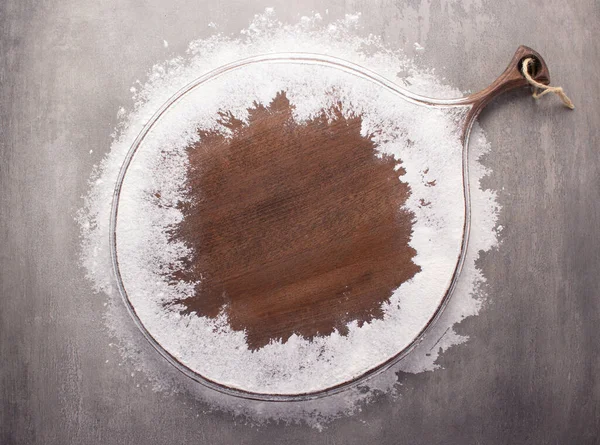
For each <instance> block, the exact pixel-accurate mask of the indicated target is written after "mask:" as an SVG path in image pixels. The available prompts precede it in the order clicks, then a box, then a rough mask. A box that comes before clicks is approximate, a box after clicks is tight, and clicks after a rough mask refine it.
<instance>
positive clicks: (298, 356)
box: [79, 10, 498, 426]
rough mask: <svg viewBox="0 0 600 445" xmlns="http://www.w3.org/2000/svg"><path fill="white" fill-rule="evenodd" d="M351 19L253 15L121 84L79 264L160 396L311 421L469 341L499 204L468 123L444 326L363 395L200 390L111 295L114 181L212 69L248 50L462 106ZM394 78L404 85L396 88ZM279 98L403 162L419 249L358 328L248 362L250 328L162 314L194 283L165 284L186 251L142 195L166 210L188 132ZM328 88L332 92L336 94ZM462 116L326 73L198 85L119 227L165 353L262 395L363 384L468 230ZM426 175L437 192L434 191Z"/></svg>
mask: <svg viewBox="0 0 600 445" xmlns="http://www.w3.org/2000/svg"><path fill="white" fill-rule="evenodd" d="M358 25H359V17H358V16H347V17H346V19H344V20H341V21H336V22H333V23H324V21H323V20H322V18H321V17H320V16H319V15H318V14H316V15H314V16H311V17H302V18H301V20H300V21H299V23H297V24H294V25H289V24H282V23H280V22H278V21H277V20H276V16H275V13H274V12H273V11H272V10H268V11H266V12H265V13H264V14H261V15H257V16H256V17H255V18H254V20H253V21H252V22H251V24H250V26H249V27H248V28H247V29H245V30H243V31H242V32H241V35H240V36H239V37H238V38H233V37H229V36H225V35H222V34H216V35H214V36H212V37H210V38H208V39H205V40H199V41H195V42H192V43H191V44H190V47H189V50H188V53H187V55H186V57H183V58H176V59H173V60H169V61H167V62H165V63H163V64H159V65H156V66H154V67H153V69H152V71H151V72H150V74H149V77H148V80H147V81H146V83H145V84H141V85H140V86H139V88H135V87H132V89H131V91H132V93H134V94H135V96H134V99H135V100H136V104H135V108H134V110H133V111H132V112H130V113H129V114H128V115H127V116H125V113H124V110H123V109H120V110H119V113H118V114H119V117H120V118H121V119H122V121H121V124H120V125H119V127H118V129H117V133H116V134H117V136H116V138H115V140H114V142H113V144H112V147H111V150H110V152H109V153H108V154H107V155H106V157H105V158H104V159H103V161H102V162H101V164H100V166H99V167H98V168H97V170H96V171H95V173H94V175H93V177H92V179H91V181H90V191H89V193H88V195H87V197H86V198H85V205H84V208H83V209H82V211H81V212H80V216H79V221H80V224H81V230H82V234H83V236H82V263H83V266H84V267H85V269H86V271H87V276H88V278H89V279H90V280H91V281H92V283H93V284H94V286H95V288H96V290H98V291H103V292H105V293H107V294H108V295H109V296H110V300H109V301H110V304H109V305H108V307H107V313H106V321H107V324H108V326H109V327H110V328H111V330H112V332H113V334H114V335H115V337H117V338H118V339H119V341H120V344H121V348H122V351H123V353H124V354H125V355H126V356H127V358H128V359H129V360H131V361H133V362H134V363H135V366H136V368H137V369H139V370H142V371H145V372H146V374H148V375H149V376H150V378H151V379H152V380H153V381H154V384H155V387H156V388H157V389H163V390H164V389H170V390H176V389H182V388H186V390H187V391H192V392H194V393H196V394H197V395H198V397H199V398H200V399H202V400H205V401H206V402H208V403H209V405H211V406H217V407H220V408H225V409H231V410H232V411H234V412H236V413H238V414H244V415H248V416H250V417H252V418H254V419H268V418H277V419H282V420H284V421H297V420H298V419H304V420H306V421H307V422H309V423H311V424H313V425H315V426H319V425H321V424H323V423H324V422H326V421H327V420H331V419H333V418H335V417H337V416H339V415H342V414H349V413H352V412H354V411H356V410H360V406H362V402H364V401H366V400H369V399H370V398H371V397H372V396H373V394H375V393H377V392H381V391H384V392H388V393H389V392H391V393H393V392H394V391H396V390H397V387H396V384H395V383H396V381H397V378H396V374H395V372H398V371H404V372H423V371H427V370H433V369H435V368H436V367H437V365H436V364H435V361H436V359H437V357H438V354H439V353H440V352H441V351H444V350H446V349H447V348H449V347H451V346H452V345H455V344H459V343H462V342H464V341H466V337H464V336H461V335H459V334H457V333H456V332H455V331H454V330H453V329H452V326H453V325H454V324H455V323H458V322H460V321H462V320H463V319H464V317H467V316H471V315H475V314H477V313H478V311H479V310H480V307H481V304H482V296H481V295H480V286H481V284H482V283H484V281H485V279H484V277H483V276H482V274H481V271H480V270H478V269H477V267H476V265H475V261H476V259H477V257H478V255H479V252H480V251H486V250H489V249H491V248H492V247H494V246H495V245H496V244H497V232H496V231H495V230H494V226H495V224H496V220H497V212H498V205H497V203H496V200H495V194H494V192H492V191H489V190H482V189H481V188H480V187H479V181H480V179H481V178H482V177H483V176H485V175H486V174H487V173H488V172H487V170H486V169H485V167H483V166H482V165H481V164H480V163H479V159H480V157H481V156H482V155H483V154H485V153H486V152H487V151H488V150H489V145H488V143H487V142H486V140H485V137H484V135H483V133H482V132H481V130H480V129H479V128H478V126H477V125H475V128H474V130H473V133H472V135H471V143H470V147H469V152H470V158H469V170H470V171H469V178H470V181H471V189H470V191H471V212H472V214H471V235H470V244H469V249H468V250H467V254H466V258H465V263H464V267H463V270H462V273H461V275H460V279H459V280H458V283H457V286H456V289H455V292H454V294H453V296H452V298H451V299H450V301H449V303H448V305H447V306H446V309H445V311H444V312H443V313H442V315H441V316H440V318H439V319H438V320H437V321H436V323H435V324H434V325H433V327H432V328H431V329H430V330H429V332H428V333H427V335H426V336H425V338H424V339H423V340H422V341H421V342H420V343H419V344H418V345H417V346H416V348H415V349H413V350H412V351H411V352H410V354H409V355H408V356H406V357H405V358H404V359H403V360H402V361H400V362H399V363H397V364H395V365H394V366H393V368H392V369H390V370H388V371H386V372H384V373H381V374H379V375H377V376H375V377H373V378H370V379H369V380H367V381H366V382H364V383H363V384H361V386H359V387H355V388H351V389H349V390H347V391H344V392H342V393H339V394H336V395H333V396H330V397H326V398H323V399H316V400H309V401H303V402H293V403H288V404H286V405H285V407H283V406H282V405H281V404H279V405H278V404H272V405H271V404H268V403H260V404H258V402H253V401H250V400H242V399H238V398H234V397H231V396H228V395H226V394H219V393H216V392H215V391H211V390H208V389H206V388H201V387H199V386H200V385H198V384H196V383H195V382H192V381H191V380H189V379H183V378H182V376H181V375H179V374H178V373H177V372H176V371H175V370H174V369H173V370H170V371H169V372H167V371H165V370H164V367H163V366H162V363H160V361H161V358H160V357H158V356H155V355H152V354H150V353H147V352H146V353H144V352H141V349H140V348H141V347H140V346H139V342H140V341H141V336H140V335H139V333H137V332H136V331H135V327H134V326H133V323H132V322H131V320H130V319H129V318H128V314H127V313H126V312H125V311H124V308H123V305H122V304H121V303H120V301H119V298H120V297H119V295H118V291H117V290H116V289H115V284H114V276H113V273H112V269H111V260H110V248H109V242H108V239H109V223H110V211H111V203H112V195H113V190H114V187H115V182H116V179H117V176H118V173H119V170H120V168H121V165H122V163H123V161H124V159H125V156H126V154H127V152H128V151H129V149H130V147H131V145H132V143H133V141H134V139H135V138H136V136H137V135H138V134H139V133H140V131H141V130H142V128H143V126H144V125H145V123H146V122H147V121H148V120H149V119H150V117H151V116H152V115H153V114H154V112H155V111H156V110H157V109H159V108H160V107H161V106H162V105H163V103H165V102H166V101H167V100H168V99H169V98H170V97H171V96H172V95H173V94H175V93H176V92H177V91H178V90H179V89H180V88H182V87H183V86H185V85H187V84H188V83H189V82H191V81H193V80H195V79H196V78H198V77H200V76H202V75H204V74H206V73H208V72H210V71H211V70H213V69H215V68H218V67H221V66H223V65H226V64H229V63H232V62H235V61H238V60H240V59H244V58H247V57H251V56H255V55H258V54H266V53H274V52H288V53H289V52H304V53H314V54H323V55H329V56H335V57H338V58H341V59H344V60H346V61H348V62H350V63H355V64H358V65H360V66H362V67H365V68H366V69H368V70H371V71H373V72H375V73H377V74H378V75H379V76H382V77H383V78H384V79H387V80H388V81H392V82H396V83H399V84H403V85H411V87H410V88H411V92H414V93H418V94H423V95H426V96H431V97H436V98H451V97H457V96H460V92H459V91H457V90H455V89H453V88H451V87H448V86H446V85H443V84H442V83H441V82H440V81H439V80H438V79H437V78H436V77H435V76H434V75H433V72H432V71H427V70H423V69H418V68H417V67H416V66H415V65H414V64H413V63H412V61H410V60H409V59H407V58H406V57H405V56H404V55H403V54H401V53H398V52H395V51H391V50H389V49H387V48H386V47H385V46H384V45H383V44H382V42H381V40H380V39H379V38H378V37H375V36H367V37H364V36H360V32H358V31H359V30H358ZM399 72H401V73H403V75H404V76H405V77H404V78H402V79H399V78H398V77H397V73H399ZM307 79H310V82H307ZM280 90H286V91H287V93H288V95H289V96H290V99H291V101H292V103H294V104H295V105H296V106H297V108H296V110H295V112H296V118H297V119H298V120H306V119H309V118H310V117H311V116H314V115H315V113H318V112H319V110H320V109H322V108H327V106H328V105H331V104H332V103H331V101H332V100H333V99H335V100H337V99H340V98H341V100H342V102H343V104H344V112H345V113H360V114H362V116H363V132H364V133H365V134H366V133H374V134H375V137H376V141H377V142H378V144H379V149H380V150H381V151H382V152H385V153H389V154H392V155H394V156H396V157H398V158H399V159H401V160H402V161H403V164H402V166H403V167H404V168H405V169H406V175H404V176H403V177H402V180H403V181H407V182H408V183H409V185H410V186H411V189H412V194H411V197H410V199H409V201H408V202H407V207H408V208H410V210H411V211H413V212H414V213H415V215H416V222H415V225H414V233H413V237H412V240H411V245H412V246H413V247H414V248H415V249H416V251H417V256H416V257H415V262H416V263H417V264H418V265H420V266H421V268H422V272H421V273H419V274H417V275H416V276H415V277H414V278H413V279H412V280H411V281H409V282H407V283H404V284H403V285H402V286H400V288H399V289H397V290H396V292H395V293H394V295H393V296H392V298H391V299H390V302H389V303H387V304H386V305H385V308H384V312H385V317H384V319H383V320H374V321H372V322H371V323H367V324H365V325H364V326H362V327H360V328H359V327H358V326H357V325H356V324H350V325H349V330H350V333H349V335H348V336H341V335H339V334H337V333H334V334H332V335H331V336H329V337H325V338H317V339H315V340H314V341H312V342H309V341H307V340H305V339H302V338H299V337H296V336H293V337H292V338H290V340H289V341H288V342H286V343H283V344H282V343H280V342H274V343H271V344H269V345H267V346H266V347H264V348H262V349H260V350H258V351H255V352H251V351H250V350H248V348H247V346H246V344H245V341H244V334H243V333H242V332H235V331H232V330H231V329H230V328H229V326H228V324H227V322H226V320H225V319H223V318H218V319H216V320H215V319H207V318H204V317H197V316H196V315H189V316H180V315H179V313H178V312H177V311H176V310H171V311H169V310H166V309H165V306H164V303H165V302H169V301H172V300H174V299H178V298H181V297H182V296H185V295H189V293H190V292H192V289H191V286H190V285H183V284H179V285H177V286H173V285H169V284H168V283H167V282H166V281H165V280H164V278H161V277H162V274H161V272H162V270H161V267H162V266H164V265H165V264H170V263H172V262H174V261H177V259H178V258H181V256H184V255H187V254H189V251H188V250H187V248H186V246H185V245H182V244H177V243H173V242H169V240H168V237H167V236H166V230H167V229H168V228H169V227H170V226H171V225H172V224H174V223H176V222H177V221H178V220H179V219H180V218H181V214H180V213H179V212H178V211H177V210H176V209H175V208H174V207H172V206H169V205H162V206H161V207H160V208H158V207H157V205H156V202H155V201H153V200H151V199H149V198H148V197H149V196H151V195H152V191H154V190H159V189H160V190H161V194H162V197H161V200H162V204H165V203H171V204H174V203H176V202H177V201H179V200H183V199H185V196H184V194H183V193H182V190H181V188H180V187H179V186H180V185H181V184H182V183H183V180H184V178H185V172H186V169H185V165H186V164H185V163H186V161H187V158H186V156H185V150H184V147H185V146H186V145H187V144H188V143H189V142H191V141H193V140H194V138H195V137H197V136H196V132H195V130H196V129H198V128H202V129H216V130H220V131H225V130H224V129H223V128H220V127H219V124H218V122H217V120H216V117H217V114H216V111H218V110H221V109H224V110H229V111H232V112H233V113H234V115H235V116H236V117H238V118H240V119H245V118H246V117H247V112H246V110H247V108H249V107H250V106H251V105H252V103H253V101H257V102H261V103H263V104H266V103H268V102H269V101H270V100H271V99H272V98H273V97H274V96H275V94H276V93H277V92H278V91H280ZM332 91H334V92H335V95H332V94H330V93H331V92H332ZM334 96H335V97H334ZM332 98H333V99H332ZM464 111H465V110H464V109H459V108H446V109H431V108H425V107H422V106H419V105H416V104H414V103H411V102H408V101H405V100H402V99H401V98H399V97H398V96H397V94H395V93H393V92H390V91H389V90H386V89H384V88H382V86H381V85H380V84H377V83H376V82H373V81H372V80H368V79H365V78H360V77H357V76H355V75H352V74H351V73H349V72H348V71H345V70H343V69H340V68H336V67H332V66H329V65H327V64H324V63H315V64H304V63H295V64H290V63H272V62H268V61H267V62H260V63H255V64H252V65H246V66H244V67H242V68H240V69H236V70H232V71H229V72H227V73H224V74H223V75H221V76H219V77H216V78H213V79H212V80H210V81H209V82H207V83H205V84H202V85H200V86H199V87H197V88H196V89H194V90H193V91H192V92H190V93H189V94H187V95H186V96H185V97H184V98H183V99H182V100H181V101H179V102H178V103H177V104H176V105H175V106H173V107H171V108H170V109H169V112H167V113H166V114H165V115H164V116H163V117H161V119H160V120H159V121H158V122H157V124H156V126H155V127H154V128H153V129H152V131H151V132H150V133H149V134H148V137H147V138H146V139H145V141H144V143H143V144H142V145H141V146H140V148H139V150H138V151H137V153H136V155H135V157H134V158H133V160H132V163H131V165H130V167H129V170H128V172H127V175H126V176H125V180H124V182H123V189H122V192H121V197H120V202H119V205H120V208H119V217H118V220H117V245H118V255H119V261H120V266H121V267H120V270H121V275H122V279H123V284H124V286H125V288H126V289H127V291H128V295H129V299H130V301H131V303H132V305H133V306H134V307H135V309H136V312H137V314H138V316H139V318H140V320H141V321H142V323H143V324H144V326H145V327H146V329H148V331H149V332H150V334H152V335H153V336H154V337H155V338H156V339H157V340H158V341H159V343H160V344H161V345H162V346H163V347H164V348H165V349H166V350H167V351H169V353H171V354H172V355H174V356H176V357H177V358H178V359H179V360H180V361H181V362H182V363H185V365H186V366H187V367H189V368H190V369H192V370H194V371H195V372H197V373H199V374H201V375H203V376H205V377H207V378H210V379H213V380H217V381H219V382H221V383H223V384H227V385H229V386H232V387H236V388H239V389H243V390H246V391H253V392H259V393H264V394H294V393H297V392H311V391H319V390H322V389H325V388H328V387H330V386H333V385H336V384H339V383H342V382H344V381H346V380H348V379H352V378H355V377H358V376H360V375H361V374H363V373H364V372H365V371H368V370H369V369H371V368H373V367H374V366H376V365H377V364H379V363H382V362H384V361H385V360H387V359H389V358H390V357H392V356H394V355H395V354H397V353H398V352H399V351H400V350H402V349H403V348H404V347H406V346H408V345H409V344H410V343H411V342H412V341H413V339H414V338H415V336H416V335H417V334H418V333H419V332H420V331H421V329H422V328H423V326H424V325H425V324H426V323H427V321H428V320H429V318H430V317H431V315H432V314H433V313H434V312H435V309H436V308H437V307H438V305H439V303H440V299H441V298H442V297H443V291H444V289H445V288H446V287H447V286H448V282H449V279H450V278H451V276H452V271H453V268H454V265H455V264H456V261H457V258H458V254H459V251H460V242H461V239H462V224H463V221H464V204H463V202H462V187H463V185H462V180H461V178H462V164H461V162H462V159H461V156H462V146H461V143H460V134H459V133H458V127H459V122H460V120H461V119H462V118H463V117H464ZM148 172H152V174H148ZM433 181H435V186H431V184H432V183H433ZM423 202H426V203H430V204H428V205H423ZM440 277H442V279H440ZM175 309H176V308H175ZM190 345H192V346H190ZM159 370H161V371H159ZM394 371H395V372H394ZM367 385H368V386H367ZM365 388H367V390H365ZM276 405H278V406H276Z"/></svg>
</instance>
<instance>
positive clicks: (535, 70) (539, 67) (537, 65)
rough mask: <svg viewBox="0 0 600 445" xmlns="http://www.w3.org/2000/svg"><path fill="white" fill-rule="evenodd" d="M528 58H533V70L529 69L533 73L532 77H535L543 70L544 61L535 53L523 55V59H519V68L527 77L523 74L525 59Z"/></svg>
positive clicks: (530, 66)
mask: <svg viewBox="0 0 600 445" xmlns="http://www.w3.org/2000/svg"><path fill="white" fill-rule="evenodd" d="M527 59H533V68H532V65H531V64H530V65H529V69H530V70H531V71H529V74H531V77H533V78H534V79H535V78H536V76H537V75H538V74H539V73H540V71H541V70H542V62H540V59H538V58H537V57H536V56H534V55H533V54H530V55H527V56H523V57H521V60H519V63H518V68H519V73H520V74H521V76H522V77H525V76H524V75H523V64H524V63H525V60H527Z"/></svg>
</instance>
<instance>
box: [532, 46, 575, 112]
mask: <svg viewBox="0 0 600 445" xmlns="http://www.w3.org/2000/svg"><path fill="white" fill-rule="evenodd" d="M533 64H534V60H533V57H528V58H527V59H525V60H524V61H523V67H522V69H521V70H522V71H523V76H525V79H527V82H529V84H530V85H532V86H533V87H534V91H533V98H534V99H539V98H540V97H542V96H543V95H545V94H548V93H555V94H556V95H557V96H558V97H560V100H562V103H563V104H565V106H566V107H568V108H570V109H571V110H573V109H574V108H575V105H573V102H571V99H569V97H568V96H567V95H566V94H565V92H564V90H563V89H562V87H551V86H550V85H544V84H543V83H540V82H538V81H536V80H535V79H534V78H533V77H531V73H530V72H529V67H530V65H533ZM540 91H541V92H540Z"/></svg>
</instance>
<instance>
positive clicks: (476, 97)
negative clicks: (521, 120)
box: [465, 46, 550, 118]
mask: <svg viewBox="0 0 600 445" xmlns="http://www.w3.org/2000/svg"><path fill="white" fill-rule="evenodd" d="M527 58H532V59H533V60H534V65H533V73H532V77H533V78H534V79H535V80H537V81H538V82H540V83H543V84H545V85H548V84H549V83H550V72H549V71H548V66H547V65H546V62H544V59H543V58H542V56H540V54H539V53H538V52H537V51H534V50H532V49H531V48H528V47H527V46H520V47H519V48H518V49H517V51H516V52H515V55H514V56H513V58H512V60H511V61H510V63H509V64H508V67H507V68H506V69H505V70H504V72H503V73H502V74H501V75H500V76H499V77H498V78H497V79H496V80H495V81H494V82H493V83H492V84H491V85H490V86H489V87H487V88H486V89H484V90H482V91H479V92H477V93H475V94H472V95H470V96H468V97H466V98H465V103H472V104H473V110H472V112H471V114H472V115H473V116H472V118H475V117H476V116H477V115H478V114H479V112H480V111H481V110H482V109H483V107H485V106H486V105H487V104H488V103H489V102H490V101H491V100H492V99H494V98H495V97H496V96H498V95H500V94H502V93H504V92H507V91H510V90H514V89H515V88H520V87H524V86H527V85H528V82H527V80H526V79H525V77H524V76H523V73H522V71H521V69H522V67H523V61H524V60H525V59H527Z"/></svg>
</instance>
